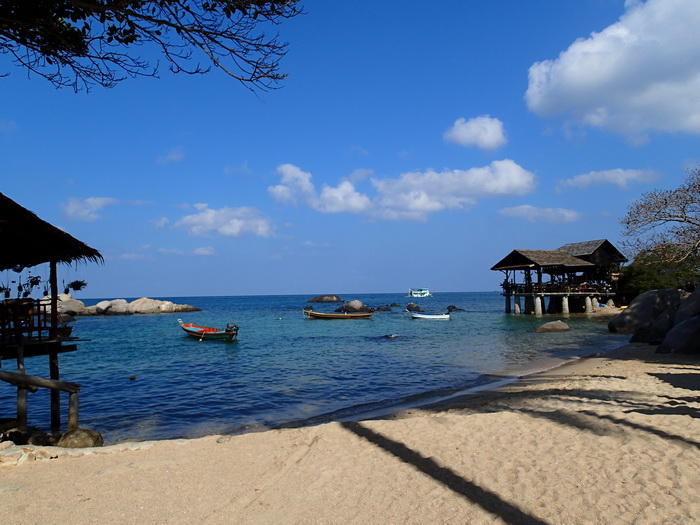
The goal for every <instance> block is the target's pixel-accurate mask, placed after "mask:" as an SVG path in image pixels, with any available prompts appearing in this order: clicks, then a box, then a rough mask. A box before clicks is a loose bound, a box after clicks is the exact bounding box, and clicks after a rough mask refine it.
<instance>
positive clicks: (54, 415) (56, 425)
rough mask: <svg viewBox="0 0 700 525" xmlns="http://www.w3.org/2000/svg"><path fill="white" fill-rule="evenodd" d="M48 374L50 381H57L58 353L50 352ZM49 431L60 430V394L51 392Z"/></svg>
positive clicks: (55, 391)
mask: <svg viewBox="0 0 700 525" xmlns="http://www.w3.org/2000/svg"><path fill="white" fill-rule="evenodd" d="M49 374H50V377H51V379H55V380H57V381H58V380H59V379H60V377H59V373H58V353H57V352H51V353H50V354H49ZM51 430H53V431H56V432H57V431H59V430H61V392H60V391H58V390H53V389H52V390H51Z"/></svg>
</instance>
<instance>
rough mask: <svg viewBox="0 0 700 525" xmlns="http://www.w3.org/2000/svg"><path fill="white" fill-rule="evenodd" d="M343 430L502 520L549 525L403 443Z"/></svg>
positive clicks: (358, 428)
mask: <svg viewBox="0 0 700 525" xmlns="http://www.w3.org/2000/svg"><path fill="white" fill-rule="evenodd" d="M341 425H342V426H343V428H345V429H346V430H348V431H350V432H352V433H353V434H355V435H357V436H359V437H361V438H363V439H366V440H367V441H369V442H370V443H372V444H374V445H376V446H378V447H380V448H382V449H384V450H385V451H387V452H389V453H390V454H392V455H394V456H396V457H397V458H399V459H400V460H401V461H403V462H405V463H408V464H409V465H413V466H414V467H415V468H416V469H418V470H419V471H420V472H423V473H424V474H426V475H428V476H430V477H431V478H433V479H434V480H435V481H437V482H439V483H441V484H443V485H445V486H446V487H447V488H449V489H450V490H452V491H453V492H455V493H457V494H460V495H462V496H463V497H464V498H466V499H468V500H470V501H472V502H473V503H476V504H477V505H479V506H480V507H481V508H482V509H484V510H485V511H487V512H489V513H491V514H493V515H495V516H498V517H500V518H501V519H502V520H503V521H505V522H506V523H513V524H523V525H538V524H541V525H546V522H544V521H542V520H540V519H538V518H535V517H534V516H531V515H529V514H527V513H525V512H524V511H522V510H521V509H520V508H518V507H517V506H515V505H513V504H511V503H508V502H507V501H505V500H503V499H502V498H500V497H499V496H498V495H497V494H495V493H493V492H491V491H488V490H486V489H483V488H481V487H480V486H479V485H477V484H476V483H473V482H472V481H469V480H466V479H464V478H463V477H461V476H460V475H458V474H457V473H455V472H454V471H453V470H452V469H450V468H448V467H444V466H441V465H439V464H438V463H437V462H436V461H435V460H433V459H431V458H426V457H425V456H423V455H421V454H420V453H419V452H417V451H415V450H413V449H411V448H409V447H407V446H406V445H404V444H403V443H400V442H398V441H394V440H393V439H390V438H388V437H386V436H384V435H382V434H380V433H378V432H375V431H373V430H370V429H369V428H367V427H366V426H364V425H362V424H361V423H356V422H345V423H341Z"/></svg>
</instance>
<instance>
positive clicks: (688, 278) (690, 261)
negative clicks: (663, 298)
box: [617, 255, 700, 300]
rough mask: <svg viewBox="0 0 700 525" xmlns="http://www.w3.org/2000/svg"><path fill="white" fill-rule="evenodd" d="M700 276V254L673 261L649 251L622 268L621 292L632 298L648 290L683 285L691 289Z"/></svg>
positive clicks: (681, 286)
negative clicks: (649, 253)
mask: <svg viewBox="0 0 700 525" xmlns="http://www.w3.org/2000/svg"><path fill="white" fill-rule="evenodd" d="M699 280H700V256H692V257H688V258H686V259H684V260H682V261H673V260H669V259H668V258H659V257H656V256H654V255H646V256H641V257H638V258H637V259H636V260H635V261H634V262H633V263H632V264H630V265H628V266H625V267H624V268H622V271H621V276H620V281H619V283H618V286H617V289H618V293H619V294H621V295H623V296H624V297H625V298H627V299H628V300H631V299H632V298H634V297H635V296H637V295H639V294H640V293H642V292H646V291H647V290H658V289H662V288H680V289H683V290H686V291H689V292H691V291H693V290H694V289H695V286H696V283H697V282H698V281H699Z"/></svg>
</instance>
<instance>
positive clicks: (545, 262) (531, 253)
mask: <svg viewBox="0 0 700 525" xmlns="http://www.w3.org/2000/svg"><path fill="white" fill-rule="evenodd" d="M594 266H595V265H594V264H593V263H590V262H588V261H584V260H583V259H579V258H578V257H575V256H573V255H571V254H570V253H569V252H567V251H563V250H513V251H512V252H510V253H509V254H508V255H506V256H505V257H504V258H503V259H501V260H500V261H499V262H498V263H496V264H495V265H494V266H493V267H491V269H492V270H530V269H533V268H541V269H542V270H543V271H545V272H547V271H550V270H554V271H557V270H558V271H569V272H575V271H578V270H585V269H588V268H591V267H594Z"/></svg>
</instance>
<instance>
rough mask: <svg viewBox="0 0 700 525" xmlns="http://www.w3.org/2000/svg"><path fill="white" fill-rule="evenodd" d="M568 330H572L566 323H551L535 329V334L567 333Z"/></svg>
mask: <svg viewBox="0 0 700 525" xmlns="http://www.w3.org/2000/svg"><path fill="white" fill-rule="evenodd" d="M567 330H570V328H569V325H568V324H566V323H565V322H564V321H550V322H549V323H544V324H543V325H541V326H538V327H537V328H535V332H566V331H567Z"/></svg>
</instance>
